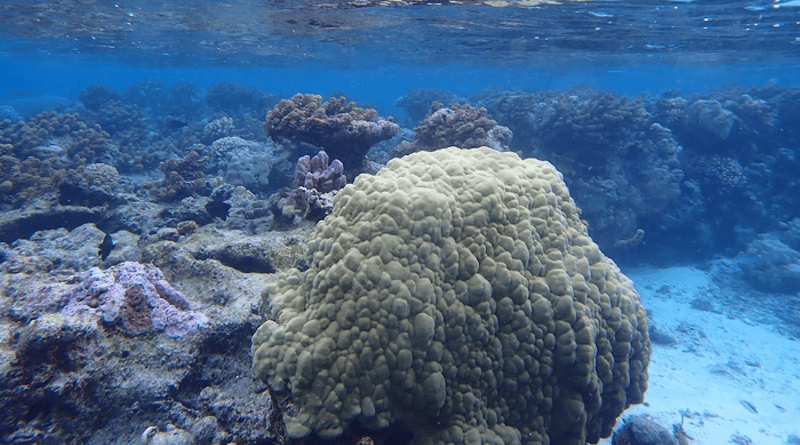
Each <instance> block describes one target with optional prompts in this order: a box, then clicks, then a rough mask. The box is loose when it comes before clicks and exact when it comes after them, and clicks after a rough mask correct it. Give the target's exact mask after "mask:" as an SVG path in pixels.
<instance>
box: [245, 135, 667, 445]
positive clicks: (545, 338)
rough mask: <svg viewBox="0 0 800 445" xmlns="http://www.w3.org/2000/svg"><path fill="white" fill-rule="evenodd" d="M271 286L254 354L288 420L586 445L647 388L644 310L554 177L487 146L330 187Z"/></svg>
mask: <svg viewBox="0 0 800 445" xmlns="http://www.w3.org/2000/svg"><path fill="white" fill-rule="evenodd" d="M310 252H311V255H312V256H311V262H310V267H309V269H308V270H306V271H305V272H302V273H301V272H298V271H295V272H292V273H289V274H288V275H286V276H283V277H282V278H281V279H280V280H279V282H278V283H277V284H276V286H275V287H274V288H273V289H272V290H271V292H270V293H269V294H270V295H271V297H272V299H273V301H272V311H271V314H270V319H269V320H268V321H267V322H265V323H264V324H263V325H262V326H261V327H260V328H259V329H258V331H257V332H256V334H255V335H254V336H253V346H252V349H253V356H254V358H253V360H254V362H253V367H254V371H255V373H256V375H257V376H258V377H260V378H261V379H263V380H264V381H265V382H267V383H268V385H269V386H270V388H271V389H272V391H273V392H275V393H276V395H278V399H279V400H282V402H281V403H283V404H284V414H283V420H284V423H285V425H286V429H287V432H288V434H289V435H290V436H291V437H293V438H302V437H306V436H308V435H310V434H311V433H316V434H318V435H319V436H321V437H323V438H333V437H337V436H340V435H342V434H345V433H347V431H348V427H349V426H350V425H351V422H354V421H355V422H358V423H360V424H361V425H363V426H366V427H367V428H371V429H373V430H377V429H382V428H386V427H388V426H390V425H394V426H395V427H397V426H400V427H402V428H406V429H408V430H410V431H411V432H412V433H413V435H414V441H415V443H419V444H451V443H452V444H461V443H464V444H469V445H473V444H474V445H478V444H481V443H492V444H505V445H510V444H525V445H534V444H548V443H549V444H576V445H577V444H580V445H584V444H585V443H586V442H587V441H588V442H597V441H598V440H599V438H601V437H606V436H608V435H610V434H611V432H612V428H613V425H614V423H615V420H616V418H617V416H619V414H620V413H621V412H622V411H623V410H624V409H625V408H626V407H627V406H628V405H630V404H632V403H639V402H641V401H642V399H643V395H644V391H645V390H646V388H647V367H648V363H649V357H650V352H651V348H650V341H649V337H648V334H647V318H646V313H645V310H644V308H643V307H642V306H641V304H640V301H639V296H638V294H637V293H636V291H635V290H634V289H633V286H632V284H631V282H630V281H629V280H628V279H627V278H626V277H625V276H624V275H623V274H622V273H621V272H620V271H619V269H618V268H617V267H616V266H615V265H614V263H613V262H612V261H611V260H609V259H608V258H606V257H605V256H604V255H603V254H602V252H600V250H599V249H598V247H597V245H596V244H594V243H593V242H592V240H591V239H590V238H589V236H588V235H587V231H586V228H585V226H584V225H583V224H582V223H581V222H580V219H579V209H578V208H577V207H576V205H575V203H574V202H573V201H572V199H571V198H570V196H569V192H568V190H567V187H566V186H565V184H564V182H563V180H562V177H561V174H560V173H558V172H557V171H556V170H555V168H553V166H552V165H551V164H549V163H547V162H542V161H537V160H533V159H528V160H524V161H523V160H521V159H520V158H519V157H518V156H517V155H515V154H513V153H498V152H497V151H495V150H491V149H489V148H486V147H482V148H479V149H474V150H461V149H458V148H455V147H451V148H447V149H443V150H439V151H435V152H420V153H415V154H413V155H409V156H406V157H404V158H400V159H395V160H392V161H390V162H389V164H388V165H387V166H386V167H385V168H384V169H383V170H381V171H380V172H379V173H378V174H377V175H374V176H370V175H362V176H360V177H359V178H358V179H356V181H355V183H354V184H351V185H348V186H346V187H345V188H344V189H343V190H342V191H341V192H340V193H339V195H338V196H337V198H336V201H335V207H334V211H333V213H332V214H331V215H330V216H328V217H327V218H326V219H325V220H323V221H322V222H321V223H320V224H319V225H318V227H317V232H316V235H315V237H314V239H313V241H312V242H311V243H310Z"/></svg>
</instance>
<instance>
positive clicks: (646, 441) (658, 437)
mask: <svg viewBox="0 0 800 445" xmlns="http://www.w3.org/2000/svg"><path fill="white" fill-rule="evenodd" d="M611 443H612V445H679V444H678V441H677V440H676V439H675V438H674V437H672V434H670V433H669V431H667V429H666V428H664V427H663V426H661V425H659V424H657V423H656V422H654V421H653V420H652V419H650V417H648V416H631V417H629V418H627V419H625V422H624V423H623V425H622V428H620V429H618V430H617V431H615V432H614V438H613V439H612V441H611Z"/></svg>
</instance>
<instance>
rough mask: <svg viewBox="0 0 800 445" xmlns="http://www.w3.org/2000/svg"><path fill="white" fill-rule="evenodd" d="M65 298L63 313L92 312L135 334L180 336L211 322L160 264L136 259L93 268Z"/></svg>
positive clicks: (130, 333) (106, 321)
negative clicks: (170, 280)
mask: <svg viewBox="0 0 800 445" xmlns="http://www.w3.org/2000/svg"><path fill="white" fill-rule="evenodd" d="M63 297H64V300H66V305H65V306H64V308H63V310H62V312H63V313H65V314H68V315H72V314H78V313H81V312H86V313H90V314H93V315H96V316H98V317H100V318H101V319H102V320H103V322H104V323H106V324H107V325H111V326H117V327H118V328H119V329H120V330H121V331H122V332H124V333H126V334H128V335H132V336H135V335H141V334H145V333H149V332H163V333H164V334H166V335H168V336H170V337H180V336H183V335H186V334H188V333H189V332H192V331H194V330H195V329H197V328H198V327H200V326H203V325H204V324H206V323H207V322H208V318H207V317H206V316H205V315H203V314H202V313H200V312H195V311H193V310H191V309H190V308H189V301H188V300H187V299H186V297H184V296H183V294H181V293H180V292H179V291H178V290H177V289H175V288H174V287H172V286H171V285H170V284H169V283H168V282H167V281H166V280H165V279H164V275H163V274H162V273H161V271H160V270H159V269H158V268H157V267H155V266H153V265H149V264H141V263H136V262H132V261H126V262H124V263H120V264H119V265H116V266H114V267H111V268H109V269H107V270H102V269H100V268H97V267H93V268H92V269H90V270H89V271H88V272H86V273H85V274H84V275H83V277H82V280H81V281H80V282H79V283H78V284H76V285H75V286H73V287H72V288H71V289H70V290H69V291H68V292H67V293H66V294H65V295H64V296H63Z"/></svg>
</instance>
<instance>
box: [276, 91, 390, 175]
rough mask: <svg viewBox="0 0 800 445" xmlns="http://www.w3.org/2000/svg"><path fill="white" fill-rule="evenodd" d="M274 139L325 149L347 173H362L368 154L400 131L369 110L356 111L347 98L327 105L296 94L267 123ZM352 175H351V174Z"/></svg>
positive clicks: (312, 97)
mask: <svg viewBox="0 0 800 445" xmlns="http://www.w3.org/2000/svg"><path fill="white" fill-rule="evenodd" d="M265 126H266V128H267V133H268V134H269V135H270V137H272V138H279V137H283V138H287V139H293V140H297V141H302V142H306V143H308V144H311V145H315V146H317V147H321V148H323V149H324V150H325V151H326V152H328V154H329V155H330V156H332V157H334V158H336V159H339V160H341V161H342V163H343V164H344V166H345V169H347V170H348V172H349V171H356V172H357V171H360V170H361V168H362V165H363V163H364V155H366V153H367V150H369V148H370V147H372V146H373V145H374V144H376V143H377V142H380V141H383V140H386V139H389V138H391V137H392V136H394V135H395V133H397V131H398V130H399V127H398V126H397V124H395V123H394V122H392V121H391V120H390V119H384V118H381V117H379V116H378V112H377V111H375V110H373V109H369V108H366V109H365V108H360V107H357V106H356V104H355V103H354V102H347V99H345V98H344V97H338V98H337V97H332V98H330V99H328V100H326V101H325V102H323V101H322V96H318V95H316V94H296V95H294V96H293V97H292V98H291V99H288V100H287V99H282V100H281V101H280V102H279V103H278V104H277V105H276V106H275V108H273V109H272V110H271V111H270V112H269V113H267V121H266V123H265ZM348 175H350V173H348Z"/></svg>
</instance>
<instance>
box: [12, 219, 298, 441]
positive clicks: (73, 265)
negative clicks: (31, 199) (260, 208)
mask: <svg viewBox="0 0 800 445" xmlns="http://www.w3.org/2000/svg"><path fill="white" fill-rule="evenodd" d="M128 235H129V236H130V235H131V234H128ZM103 236H104V233H103V232H102V231H100V230H99V229H97V227H96V226H94V225H91V224H87V225H84V226H81V227H79V228H76V229H74V230H72V231H71V232H69V233H67V232H66V231H65V230H64V229H59V230H52V231H46V232H39V233H37V234H34V235H33V236H32V237H31V238H30V239H29V240H17V241H16V242H14V243H12V245H11V246H8V245H4V244H3V243H0V255H2V257H3V258H4V259H5V260H4V261H3V262H0V269H2V270H1V271H2V273H0V287H2V289H3V292H2V293H0V307H2V308H4V310H3V317H0V359H1V363H2V366H0V409H2V411H3V412H4V415H3V416H0V442H3V443H26V442H27V443H140V442H139V441H140V440H141V438H142V437H143V434H144V433H147V434H146V435H145V436H146V437H148V438H150V436H151V435H152V438H150V440H151V442H150V443H151V444H152V443H158V442H153V441H152V440H153V438H163V439H169V438H174V437H172V435H173V434H174V435H175V437H178V436H177V435H180V436H181V437H183V438H186V437H187V436H186V434H188V435H190V436H191V438H192V440H193V442H190V443H195V444H197V445H212V444H224V443H231V442H233V443H266V442H270V441H271V440H274V438H275V437H276V432H275V431H274V430H273V429H272V428H273V426H271V425H269V424H267V423H265V422H264V417H263V416H264V415H265V414H266V415H269V413H270V412H271V411H272V403H271V400H270V398H269V395H268V393H267V392H266V391H264V389H265V388H264V385H263V384H262V383H260V382H258V381H257V380H256V379H255V378H254V377H252V374H251V371H250V366H251V357H250V353H249V340H250V337H251V335H252V333H253V332H254V330H255V329H256V327H257V326H258V325H259V324H261V323H262V321H263V319H262V318H261V317H259V316H256V315H255V314H254V308H255V307H257V306H258V305H259V304H260V294H261V292H262V290H263V288H264V287H265V286H266V285H267V284H268V283H269V282H270V281H271V278H270V274H268V273H263V272H261V271H249V272H248V273H242V272H240V271H238V270H237V269H236V268H235V267H242V269H244V268H245V266H246V265H252V264H253V263H254V261H253V259H252V256H254V255H255V256H256V258H258V259H259V260H260V261H264V262H266V263H268V264H270V265H271V267H273V268H274V269H272V270H275V269H284V268H286V267H299V266H300V265H301V261H302V255H303V251H304V246H305V241H304V240H305V235H304V232H302V231H301V232H291V233H270V234H265V235H259V236H254V237H252V236H247V235H246V234H243V233H242V232H241V231H229V230H219V229H209V230H206V229H205V228H202V227H201V228H198V229H197V230H196V231H195V232H193V233H191V234H187V235H185V236H183V237H181V238H179V239H178V240H177V241H156V242H150V244H149V245H148V246H147V248H146V249H145V252H144V255H143V256H144V257H146V259H145V261H148V262H149V264H139V263H130V262H121V263H116V264H117V265H116V266H112V267H108V268H106V269H100V268H98V266H101V265H103V266H104V267H105V266H106V263H105V262H101V259H100V257H99V255H98V252H97V250H98V248H97V244H99V243H100V241H101V240H102V239H103ZM113 236H114V239H115V246H114V249H113V251H112V253H111V255H110V256H109V261H110V260H111V258H112V257H114V256H118V255H120V254H121V253H122V252H121V251H120V249H124V248H125V247H124V246H125V245H127V246H129V247H131V246H132V247H133V248H136V246H137V244H138V241H137V239H136V238H135V237H134V238H130V237H129V236H126V235H125V234H124V233H123V232H115V233H114V234H113ZM140 241H142V242H147V241H146V239H145V238H142V239H141V240H140ZM143 248H144V245H143ZM227 264H230V265H231V266H228V265H227ZM154 265H157V266H154ZM156 267H158V269H156ZM159 270H160V271H161V272H159ZM162 273H163V274H162ZM103 291H104V292H103ZM142 298H145V299H147V300H148V301H149V302H150V303H152V306H151V305H150V304H146V305H145V304H141V303H142ZM115 302H116V303H115ZM187 306H188V307H189V308H190V309H189V310H186V309H181V307H182V308H186V307H187ZM114 313H116V314H117V316H116V317H115V316H114V315H113V314H114ZM147 313H149V323H148V316H147ZM181 314H183V316H186V317H183V316H182V315H181ZM176 315H177V317H176ZM203 319H205V322H204V323H203V325H202V326H198V325H197V323H196V322H198V321H200V320H203ZM162 328H163V330H162ZM143 331H144V332H143ZM137 333H138V335H137ZM170 335H180V336H179V337H172V336H170ZM170 424H171V425H173V426H172V427H171V426H169V425H170ZM151 426H153V427H157V430H156V429H154V428H151ZM167 443H174V442H167Z"/></svg>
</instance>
